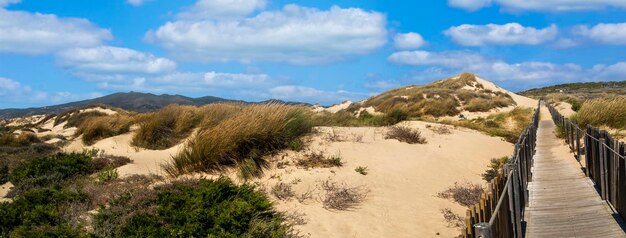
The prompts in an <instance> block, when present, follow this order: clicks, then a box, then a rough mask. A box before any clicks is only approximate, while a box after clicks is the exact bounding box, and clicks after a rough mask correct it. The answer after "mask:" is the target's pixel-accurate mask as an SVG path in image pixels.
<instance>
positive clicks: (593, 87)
mask: <svg viewBox="0 0 626 238" xmlns="http://www.w3.org/2000/svg"><path fill="white" fill-rule="evenodd" d="M550 93H612V94H621V95H624V94H626V81H621V82H587V83H567V84H559V85H553V86H547V87H543V88H533V89H529V90H526V91H523V92H520V93H519V94H520V95H524V96H529V97H543V96H546V95H548V94H550Z"/></svg>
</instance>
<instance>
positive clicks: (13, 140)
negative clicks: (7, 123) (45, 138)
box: [0, 132, 41, 147]
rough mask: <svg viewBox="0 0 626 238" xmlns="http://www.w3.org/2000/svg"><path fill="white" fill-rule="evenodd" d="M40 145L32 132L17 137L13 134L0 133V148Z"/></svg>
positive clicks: (39, 141)
mask: <svg viewBox="0 0 626 238" xmlns="http://www.w3.org/2000/svg"><path fill="white" fill-rule="evenodd" d="M35 143H41V140H40V139H39V138H38V137H37V135H35V133H32V132H22V133H21V134H19V135H17V136H16V135H14V134H13V133H0V146H10V147H20V146H29V145H32V144H35Z"/></svg>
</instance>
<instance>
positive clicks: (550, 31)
mask: <svg viewBox="0 0 626 238" xmlns="http://www.w3.org/2000/svg"><path fill="white" fill-rule="evenodd" d="M565 2H566V3H565ZM625 53H626V0H596V1H588V0H571V1H561V0H448V1H446V0H438V1H394V2H393V3H390V2H389V1H360V0H341V1H326V0H321V1H284V0H179V1H170V0H91V1H84V0H0V108H9V107H31V106H44V105H52V104H58V103H63V102H69V101H75V100H81V99H87V98H93V97H98V96H102V95H106V94H110V93H114V92H128V91H139V92H151V93H156V94H163V93H167V94H182V95H186V96H192V97H197V96H207V95H212V96H219V97H225V98H232V99H243V100H249V101H261V100H266V99H270V98H277V99H283V100H293V101H304V102H309V103H320V104H323V105H329V104H333V103H339V102H341V101H343V100H362V99H365V98H367V97H368V96H371V95H374V94H377V93H380V92H383V91H385V90H388V89H391V88H394V87H398V86H403V85H408V84H424V83H428V82H431V81H433V80H437V79H441V78H447V77H450V76H453V75H456V74H458V73H461V72H465V71H468V72H474V73H476V74H478V75H479V76H481V77H482V78H484V79H487V80H490V81H493V82H495V83H496V84H498V85H500V86H502V87H504V88H506V89H509V90H512V91H519V90H524V89H528V88H532V87H538V86H545V85H551V84H556V83H566V82H581V81H609V80H611V81H616V80H626V54H625Z"/></svg>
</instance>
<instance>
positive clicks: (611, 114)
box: [572, 97, 626, 129]
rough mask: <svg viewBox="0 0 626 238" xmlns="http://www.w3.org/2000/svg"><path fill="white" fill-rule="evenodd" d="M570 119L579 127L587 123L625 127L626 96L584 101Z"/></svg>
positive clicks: (617, 127)
mask: <svg viewBox="0 0 626 238" xmlns="http://www.w3.org/2000/svg"><path fill="white" fill-rule="evenodd" d="M572 120H573V121H574V122H575V123H577V124H578V125H579V126H581V128H585V127H586V126H587V125H592V126H608V127H611V128H615V129H624V128H626V97H614V98H612V99H595V100H590V101H586V102H585V103H584V104H583V105H582V107H581V108H580V110H579V111H578V113H576V115H574V116H573V117H572Z"/></svg>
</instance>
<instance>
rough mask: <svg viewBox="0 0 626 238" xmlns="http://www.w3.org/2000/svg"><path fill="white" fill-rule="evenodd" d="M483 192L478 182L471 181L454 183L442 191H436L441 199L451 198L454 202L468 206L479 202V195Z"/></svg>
mask: <svg viewBox="0 0 626 238" xmlns="http://www.w3.org/2000/svg"><path fill="white" fill-rule="evenodd" d="M482 194H483V187H482V186H481V185H480V184H473V183H465V184H460V183H458V182H457V183H454V185H453V186H452V187H449V188H448V189H446V190H445V191H443V192H440V193H437V197H439V198H443V199H452V200H454V201H455V202H457V203H459V204H461V205H463V206H466V207H469V206H471V205H474V204H476V203H478V202H480V196H481V195H482Z"/></svg>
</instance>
